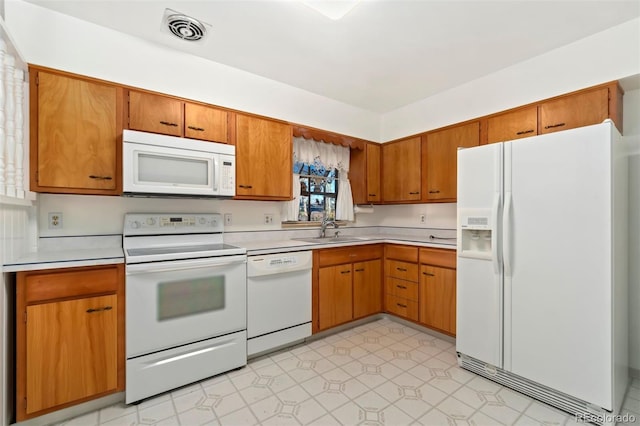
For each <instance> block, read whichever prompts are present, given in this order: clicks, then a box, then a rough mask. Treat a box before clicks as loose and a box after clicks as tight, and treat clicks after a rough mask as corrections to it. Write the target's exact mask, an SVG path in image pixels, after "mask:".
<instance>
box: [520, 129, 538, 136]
mask: <svg viewBox="0 0 640 426" xmlns="http://www.w3.org/2000/svg"><path fill="white" fill-rule="evenodd" d="M534 131H535V130H533V129H530V130H521V131H519V132H516V135H526V134H527V133H533V132H534Z"/></svg>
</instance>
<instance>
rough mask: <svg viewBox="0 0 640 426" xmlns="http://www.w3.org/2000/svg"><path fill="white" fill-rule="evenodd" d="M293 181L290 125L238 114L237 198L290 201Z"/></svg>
mask: <svg viewBox="0 0 640 426" xmlns="http://www.w3.org/2000/svg"><path fill="white" fill-rule="evenodd" d="M292 182H293V139H292V133H291V125H289V124H286V123H282V122H279V121H274V120H266V119H264V118H258V117H254V116H249V115H243V114H238V115H237V116H236V198H237V199H246V200H248V199H254V200H290V199H291V197H292Z"/></svg>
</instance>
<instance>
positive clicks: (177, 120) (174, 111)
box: [129, 90, 184, 136]
mask: <svg viewBox="0 0 640 426" xmlns="http://www.w3.org/2000/svg"><path fill="white" fill-rule="evenodd" d="M183 110H184V107H183V102H182V101H180V100H177V99H173V98H169V97H166V96H160V95H152V94H150V93H142V92H135V91H133V90H132V91H130V92H129V128H130V129H132V130H140V131H143V132H151V133H162V134H164V135H171V136H182V135H183V132H184V130H183V123H184V115H183V114H184V111H183Z"/></svg>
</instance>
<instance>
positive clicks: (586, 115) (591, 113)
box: [538, 87, 609, 134]
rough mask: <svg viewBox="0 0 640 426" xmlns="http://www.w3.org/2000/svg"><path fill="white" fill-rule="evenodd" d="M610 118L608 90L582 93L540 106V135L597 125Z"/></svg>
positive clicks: (602, 89)
mask: <svg viewBox="0 0 640 426" xmlns="http://www.w3.org/2000/svg"><path fill="white" fill-rule="evenodd" d="M608 117H609V89H608V88H606V87H604V88H601V89H598V90H593V91H589V92H581V93H577V94H574V95H571V96H566V97H562V98H560V99H556V100H553V101H549V102H545V103H543V104H541V105H540V107H539V114H538V119H539V121H540V134H545V133H552V132H558V131H561V130H568V129H573V128H576V127H582V126H588V125H590V124H597V123H601V122H602V121H603V120H605V119H606V118H608Z"/></svg>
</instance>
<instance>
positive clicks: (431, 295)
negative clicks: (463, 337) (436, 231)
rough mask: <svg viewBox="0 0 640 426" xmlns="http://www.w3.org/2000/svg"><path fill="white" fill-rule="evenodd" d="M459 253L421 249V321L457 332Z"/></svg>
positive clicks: (430, 325) (433, 326)
mask: <svg viewBox="0 0 640 426" xmlns="http://www.w3.org/2000/svg"><path fill="white" fill-rule="evenodd" d="M455 268H456V252H455V251H454V250H444V249H432V248H421V249H420V292H419V293H420V314H419V322H420V323H421V324H424V325H426V326H427V327H431V328H434V329H436V330H438V331H442V332H444V333H447V334H450V335H453V336H455V334H456V269H455Z"/></svg>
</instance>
